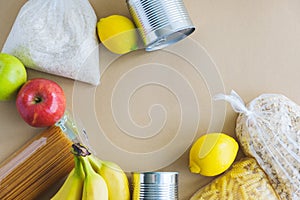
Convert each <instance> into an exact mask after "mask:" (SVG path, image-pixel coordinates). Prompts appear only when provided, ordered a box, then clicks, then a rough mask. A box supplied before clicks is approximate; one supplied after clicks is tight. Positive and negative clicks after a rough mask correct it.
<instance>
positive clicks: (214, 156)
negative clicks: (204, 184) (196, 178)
mask: <svg viewBox="0 0 300 200" xmlns="http://www.w3.org/2000/svg"><path fill="white" fill-rule="evenodd" d="M238 149H239V145H238V143H237V142H236V140H235V139H234V138H232V137H230V136H229V135H227V134H224V133H209V134H205V135H203V136H201V137H200V138H199V139H197V140H196V142H195V143H194V144H193V145H192V148H191V150H190V155H189V167H190V171H191V172H192V173H198V174H201V175H203V176H216V175H219V174H221V173H223V172H224V171H226V170H227V169H228V168H229V167H230V166H231V164H232V163H233V162H234V160H235V158H236V155H237V152H238Z"/></svg>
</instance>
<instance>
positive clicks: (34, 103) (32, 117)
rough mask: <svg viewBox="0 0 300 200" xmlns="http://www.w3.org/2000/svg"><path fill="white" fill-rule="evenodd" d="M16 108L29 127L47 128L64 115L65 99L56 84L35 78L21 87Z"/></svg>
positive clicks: (61, 90)
mask: <svg viewBox="0 0 300 200" xmlns="http://www.w3.org/2000/svg"><path fill="white" fill-rule="evenodd" d="M16 106H17V109H18V111H19V113H20V115H21V117H22V118H23V119H24V121H25V122H27V123H28V124H29V125H31V126H33V127H47V126H51V125H53V124H55V123H56V122H57V121H58V120H59V119H60V118H61V117H62V116H63V115H64V112H65V109H66V98H65V94H64V91H63V89H62V88H61V87H60V86H59V85H58V84H57V83H56V82H54V81H51V80H48V79H44V78H36V79H31V80H29V81H27V82H26V83H25V84H24V85H23V86H22V88H21V89H20V91H19V92H18V96H17V101H16Z"/></svg>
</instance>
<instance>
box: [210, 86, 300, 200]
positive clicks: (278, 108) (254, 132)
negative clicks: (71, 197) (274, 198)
mask: <svg viewBox="0 0 300 200" xmlns="http://www.w3.org/2000/svg"><path fill="white" fill-rule="evenodd" d="M215 99H217V100H219V99H225V100H226V101H228V102H229V103H231V105H232V107H233V109H234V110H235V111H236V112H238V113H239V116H238V119H237V124H236V135H237V138H238V140H239V142H240V144H241V146H242V149H243V151H244V153H245V154H246V155H248V156H252V157H254V158H255V159H256V160H257V162H258V163H259V165H260V166H261V167H262V169H263V170H264V171H265V173H266V174H267V176H268V177H269V179H270V181H271V184H272V186H273V187H274V189H275V191H276V192H277V193H278V195H279V196H280V198H281V199H282V200H284V199H290V200H299V199H300V107H299V106H298V105H297V104H296V103H294V102H293V101H291V100H290V99H288V98H287V97H285V96H283V95H280V94H263V95H260V96H259V97H257V98H255V99H254V100H252V101H251V102H250V103H249V104H248V105H247V106H245V104H244V102H243V101H242V99H241V98H240V97H239V96H238V95H237V94H236V93H235V92H234V91H232V92H231V94H230V95H222V94H220V95H217V96H216V97H215Z"/></svg>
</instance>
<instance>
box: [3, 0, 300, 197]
mask: <svg viewBox="0 0 300 200" xmlns="http://www.w3.org/2000/svg"><path fill="white" fill-rule="evenodd" d="M25 2H26V1H25V0H20V1H16V0H11V1H3V0H1V1H0V30H1V31H0V48H2V46H3V44H4V42H5V40H6V37H7V35H8V33H9V31H10V29H11V27H12V25H13V22H14V20H15V17H16V15H17V13H18V11H19V9H20V8H21V6H22V5H23V4H24V3H25ZM90 2H91V4H92V6H93V8H94V9H95V12H96V14H97V17H98V19H100V18H102V17H106V16H108V15H111V14H122V15H125V16H129V13H128V10H127V8H126V4H125V1H124V0H122V1H121V0H114V1H104V0H98V1H96V0H91V1H90ZM184 2H185V5H186V7H187V10H188V11H189V13H190V16H191V18H192V21H193V22H194V25H195V26H196V31H195V32H194V33H193V34H192V35H191V38H192V39H193V40H194V41H196V42H197V43H199V44H201V45H202V46H203V47H204V48H205V49H206V50H207V52H208V54H209V55H210V57H211V58H212V60H213V61H214V63H215V64H216V66H217V70H218V71H219V74H220V76H221V77H222V80H223V84H224V87H225V91H226V92H227V93H228V92H230V90H232V89H234V90H235V91H236V92H238V93H239V94H240V96H241V97H242V98H243V99H244V100H245V101H246V102H248V101H250V100H251V99H253V98H255V97H257V96H258V95H260V94H262V93H281V94H284V95H286V96H287V97H289V98H290V99H292V100H294V101H295V102H296V103H298V104H300V93H299V92H298V90H299V85H300V79H299V72H300V70H299V64H300V57H299V55H298V54H299V52H300V12H299V10H300V2H299V1H297V0H287V1H277V0H265V1H259V0H254V1H246V0H226V1H211V0H203V1H202V0H197V1H196V0H185V1H184ZM190 51H191V52H192V51H193V49H190ZM168 56H170V55H164V52H162V51H158V52H153V53H146V52H144V51H141V50H140V51H138V52H133V53H130V54H128V55H125V56H124V57H122V58H121V59H122V60H121V61H122V62H116V63H114V64H113V66H109V69H108V70H107V71H105V73H103V74H102V80H101V81H102V83H101V85H100V86H98V88H97V89H96V92H95V99H96V100H97V103H96V105H95V109H96V112H95V114H96V116H97V117H98V121H99V122H100V124H101V126H103V128H104V129H105V133H106V134H107V136H108V137H111V138H114V139H115V140H116V141H115V142H116V143H118V142H120V140H122V135H120V133H118V132H120V130H118V129H116V127H115V125H114V124H113V122H112V121H111V119H110V118H111V113H109V112H108V111H107V110H106V106H109V104H107V102H106V103H102V102H103V101H101V100H104V101H105V100H107V99H109V98H110V95H111V93H110V92H111V90H112V89H113V87H114V84H115V82H116V81H117V80H119V78H120V77H121V76H122V74H123V73H124V72H127V71H128V70H130V66H135V63H138V62H139V61H141V60H146V61H147V60H148V61H149V63H150V62H152V61H153V60H156V62H158V60H160V61H159V62H161V63H164V62H165V61H167V60H168V61H170V62H168V63H167V65H168V66H171V67H174V69H176V70H178V71H179V72H180V73H181V74H184V75H185V76H186V79H187V80H189V83H190V84H191V87H192V88H193V90H194V91H195V95H196V97H197V99H198V105H199V110H200V113H201V117H200V121H199V126H198V130H197V131H196V134H197V136H199V135H201V134H204V133H205V132H206V131H207V129H208V126H209V120H210V117H211V105H210V100H211V94H209V92H208V90H207V86H206V85H205V81H204V80H203V79H201V77H197V76H194V71H193V70H191V69H190V67H189V64H187V63H185V62H182V61H180V59H179V60H178V59H169V58H168ZM170 58H172V57H170ZM123 61H124V62H123ZM124 63H126V64H125V65H124ZM181 67H182V68H181ZM180 70H181V71H180ZM28 75H29V78H33V77H45V78H49V79H52V80H54V81H57V82H58V83H59V84H60V85H61V86H62V87H63V89H64V91H65V92H66V95H67V101H68V109H69V110H76V109H85V106H86V105H85V102H82V103H81V104H80V105H78V104H74V103H73V101H74V88H75V83H74V81H73V80H69V79H65V78H62V77H58V76H54V75H49V74H45V73H41V72H37V71H33V70H28ZM79 84H80V83H79ZM173 84H174V85H175V86H176V84H178V87H179V88H180V83H178V82H175V83H173ZM87 87H88V86H87ZM75 89H76V88H75ZM165 94H166V91H165V90H163V89H162V88H160V87H157V86H156V85H150V86H149V87H144V88H143V89H142V90H141V91H140V92H137V93H136V94H135V95H133V98H132V99H131V103H130V104H129V106H130V110H131V111H130V112H131V116H132V118H133V120H134V121H135V122H136V123H137V124H142V125H145V124H148V123H149V116H148V114H149V113H148V114H147V111H148V109H149V107H150V106H151V105H152V104H156V103H161V104H163V105H165V109H166V110H167V112H170V114H168V118H167V121H168V123H166V127H165V128H164V129H162V131H161V133H160V135H162V136H161V138H160V140H159V143H160V144H162V145H164V144H166V143H167V142H168V141H169V140H170V137H171V136H172V134H173V135H174V129H176V127H177V126H178V123H179V122H178V115H179V113H178V112H179V111H178V107H176V106H178V102H176V99H175V98H174V96H172V95H165ZM87 102H89V100H87ZM108 103H109V102H108ZM173 105H174V106H175V108H174V107H173ZM75 107H76V109H75ZM77 107H80V108H77ZM235 118H236V114H235V113H234V112H233V111H232V109H231V107H229V106H227V110H226V119H225V121H224V126H223V128H222V131H223V132H225V133H227V134H229V135H233V136H234V127H235ZM83 121H84V120H83ZM169 121H170V122H169ZM0 125H1V131H0V161H3V160H4V159H5V158H6V157H8V156H9V155H11V154H12V153H13V152H14V151H16V150H17V149H18V148H19V147H20V146H21V145H22V144H24V143H25V142H26V141H27V140H28V139H29V138H31V137H33V136H34V135H35V134H37V133H39V132H40V131H41V130H40V129H36V128H31V127H29V126H28V125H26V124H25V123H24V122H23V121H22V119H21V118H20V117H19V115H18V113H17V110H16V107H15V103H14V102H13V101H11V102H0ZM85 126H87V127H86V128H87V129H90V130H91V132H92V131H93V128H90V127H89V124H85ZM187 129H188V128H187ZM118 138H119V139H118ZM123 145H124V144H123ZM126 145H127V147H128V148H129V147H130V146H132V145H131V144H130V142H129V143H128V144H125V146H126ZM153 145H154V146H155V142H154V143H153V144H148V146H145V147H143V146H142V145H141V146H139V145H137V146H134V147H136V149H134V148H133V147H132V148H133V149H132V150H133V151H139V150H141V151H142V149H143V148H149V149H151V147H153ZM146 150H147V149H146ZM182 153H183V155H182V156H181V157H180V158H179V159H178V160H177V161H176V162H174V163H172V164H170V165H169V166H167V167H164V168H163V169H160V170H163V171H179V172H180V185H179V188H180V190H179V193H180V199H188V198H189V197H190V196H191V195H192V194H193V193H194V192H195V191H196V190H197V189H198V188H200V187H201V186H203V185H205V184H207V183H208V182H209V181H210V180H211V178H205V177H202V176H199V175H194V174H191V173H190V172H189V170H188V150H187V151H186V152H182ZM100 154H101V152H100ZM105 154H106V156H107V157H109V150H108V151H107V152H106V153H105ZM240 156H241V154H240ZM240 156H239V157H240ZM125 159H126V158H125ZM122 162H123V161H122ZM60 184H61V182H59V183H58V184H57V185H55V186H54V187H51V188H49V191H48V192H47V193H46V194H45V195H44V196H43V198H42V197H41V198H40V199H49V197H50V196H51V195H53V193H54V192H55V191H56V190H57V189H58V187H59V186H60Z"/></svg>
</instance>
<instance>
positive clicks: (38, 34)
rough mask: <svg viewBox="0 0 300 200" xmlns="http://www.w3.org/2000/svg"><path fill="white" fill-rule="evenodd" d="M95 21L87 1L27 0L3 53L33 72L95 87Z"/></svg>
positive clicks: (96, 81)
mask: <svg viewBox="0 0 300 200" xmlns="http://www.w3.org/2000/svg"><path fill="white" fill-rule="evenodd" d="M96 23H97V17H96V15H95V12H94V10H93V8H92V6H91V5H90V3H89V1H88V0H29V1H27V2H26V3H25V4H24V5H23V7H22V8H21V10H20V11H19V13H18V16H17V18H16V20H15V22H14V24H13V27H12V30H11V31H10V33H9V35H8V38H7V40H6V42H5V44H4V47H3V49H2V52H4V53H8V54H11V55H14V56H16V57H18V58H19V59H20V60H21V61H22V62H23V64H24V65H25V66H26V67H28V68H32V69H35V70H39V71H43V72H47V73H51V74H55V75H59V76H63V77H67V78H71V79H75V80H79V81H83V82H87V83H90V84H93V85H98V84H99V82H100V69H99V49H98V43H99V42H98V39H97V36H96Z"/></svg>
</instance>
